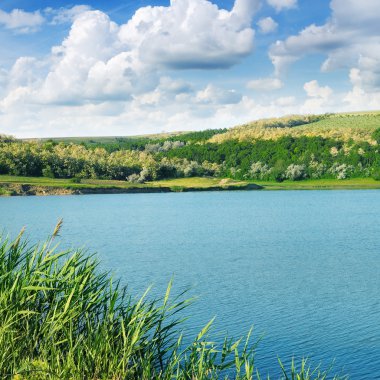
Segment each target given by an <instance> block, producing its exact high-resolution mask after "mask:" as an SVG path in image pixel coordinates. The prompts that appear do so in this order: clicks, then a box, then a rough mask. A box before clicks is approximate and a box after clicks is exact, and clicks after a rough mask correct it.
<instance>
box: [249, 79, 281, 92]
mask: <svg viewBox="0 0 380 380" xmlns="http://www.w3.org/2000/svg"><path fill="white" fill-rule="evenodd" d="M283 86H284V84H283V83H282V81H281V80H280V79H278V78H260V79H255V80H251V81H249V82H248V83H247V88H249V89H251V90H255V91H274V90H279V89H280V88H282V87H283Z"/></svg>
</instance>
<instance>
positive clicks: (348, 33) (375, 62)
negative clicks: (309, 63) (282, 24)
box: [269, 0, 380, 91]
mask: <svg viewBox="0 0 380 380" xmlns="http://www.w3.org/2000/svg"><path fill="white" fill-rule="evenodd" d="M378 6H379V2H378V0H366V1H365V4H364V3H363V2H362V1H360V0H332V1H331V4H330V7H331V9H332V15H331V17H330V18H329V20H328V21H327V22H326V23H325V24H323V25H314V24H313V25H310V26H308V27H306V28H305V29H304V30H302V31H301V32H300V33H299V34H298V35H295V36H290V37H289V38H287V39H286V40H284V41H277V42H276V43H275V44H274V45H273V46H272V47H271V49H270V54H269V55H270V58H271V59H272V62H273V64H274V66H275V68H276V72H277V73H278V74H281V73H282V72H283V71H284V69H286V67H287V66H288V65H289V64H290V63H292V62H294V61H296V60H298V59H300V58H302V57H303V56H304V55H306V54H314V53H319V54H322V55H325V56H327V58H326V60H325V61H324V63H323V65H322V67H321V69H322V71H332V70H336V69H339V68H346V69H351V68H357V69H358V70H359V71H360V75H361V78H362V88H363V89H364V90H366V91H374V90H378V89H380V70H379V69H378V67H379V66H380V34H379V24H380V13H379V12H378Z"/></svg>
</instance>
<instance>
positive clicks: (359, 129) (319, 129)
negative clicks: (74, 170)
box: [24, 111, 380, 145]
mask: <svg viewBox="0 0 380 380" xmlns="http://www.w3.org/2000/svg"><path fill="white" fill-rule="evenodd" d="M378 128H380V111H373V112H352V113H337V114H324V115H290V116H284V117H280V118H272V119H262V120H257V121H252V122H250V123H247V124H243V125H239V126H236V127H232V128H228V129H209V130H206V131H182V132H164V133H156V134H150V135H136V136H104V137H101V136H98V137H56V138H42V139H24V140H27V141H46V140H52V141H55V142H64V143H75V144H78V143H84V144H88V145H101V144H120V143H123V142H124V143H131V142H139V143H141V144H143V143H144V142H145V143H146V142H147V141H165V140H171V141H174V140H181V141H189V140H191V141H192V142H197V141H209V142H213V143H221V142H224V141H228V140H238V141H255V140H277V139H278V138H280V137H283V136H293V137H300V136H309V137H314V136H320V137H324V138H333V139H336V140H341V141H349V140H350V139H352V140H354V141H358V142H359V141H366V142H371V141H372V139H371V135H372V133H373V132H374V131H375V130H376V129H378Z"/></svg>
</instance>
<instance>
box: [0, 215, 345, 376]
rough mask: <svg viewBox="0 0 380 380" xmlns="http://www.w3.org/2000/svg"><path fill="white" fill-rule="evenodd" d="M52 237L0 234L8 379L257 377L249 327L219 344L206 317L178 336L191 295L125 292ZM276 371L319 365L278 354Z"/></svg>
mask: <svg viewBox="0 0 380 380" xmlns="http://www.w3.org/2000/svg"><path fill="white" fill-rule="evenodd" d="M60 226H61V222H60V223H58V225H57V227H56V228H55V230H54V232H53V234H52V236H51V237H50V238H49V239H48V240H47V241H46V242H44V243H41V244H39V245H35V246H31V245H29V244H28V243H27V242H26V241H25V240H24V239H23V237H22V232H21V233H20V235H19V236H18V237H17V238H16V239H15V240H14V241H9V240H8V239H6V238H0V278H1V281H0V332H1V334H0V377H1V378H2V379H13V380H21V379H23V380H45V379H47V380H58V379H60V380H64V379H67V380H69V379H70V380H82V379H87V380H122V379H123V380H132V379H133V380H137V379H142V380H154V379H162V380H172V379H178V380H203V379H204V380H206V379H210V380H213V379H215V380H216V379H222V378H224V379H235V380H244V379H246V380H248V379H257V380H259V379H260V375H259V373H258V371H257V368H256V363H255V347H256V344H255V343H252V342H251V338H250V335H251V334H250V333H248V335H247V336H246V337H245V338H243V339H238V340H233V339H230V338H225V340H224V342H223V343H221V344H217V343H214V342H213V340H212V339H211V338H210V328H211V326H212V320H211V321H210V322H209V323H208V324H207V325H206V326H205V327H204V328H203V329H202V330H201V331H200V332H199V334H197V336H195V337H194V339H193V341H192V342H191V343H190V344H188V345H185V344H184V343H183V340H182V334H181V321H183V318H184V315H183V313H184V311H185V310H186V309H187V307H188V306H189V304H190V303H191V300H189V299H186V298H185V297H184V295H183V294H182V295H180V296H179V297H177V298H174V299H173V297H172V296H171V285H172V284H171V283H169V286H168V289H167V291H166V294H165V295H163V297H162V298H161V299H159V300H149V299H148V292H147V293H145V294H144V296H143V297H142V298H141V299H137V300H135V299H134V298H133V297H132V296H131V295H130V294H128V291H127V288H126V287H124V286H121V285H120V283H119V282H118V281H115V280H114V279H112V277H111V276H110V275H109V274H108V273H104V272H102V271H101V269H100V267H99V264H98V261H97V260H96V258H94V257H93V256H87V255H86V254H85V253H83V251H64V252H60V251H58V249H57V246H56V245H55V242H54V239H55V237H56V236H57V235H58V233H59V229H60ZM280 368H281V370H282V371H283V379H299V380H301V379H303V380H325V379H335V380H337V379H338V377H333V376H331V377H329V375H328V373H327V372H323V371H320V370H319V369H318V368H317V369H314V370H312V369H310V368H308V366H307V365H306V361H302V362H301V363H300V366H299V368H298V369H297V368H296V366H295V364H294V363H292V364H291V366H290V368H288V369H285V366H284V365H283V364H282V363H281V362H280Z"/></svg>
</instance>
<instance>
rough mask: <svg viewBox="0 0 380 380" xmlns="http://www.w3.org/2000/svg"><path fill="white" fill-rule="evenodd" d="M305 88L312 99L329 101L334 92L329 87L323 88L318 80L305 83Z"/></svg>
mask: <svg viewBox="0 0 380 380" xmlns="http://www.w3.org/2000/svg"><path fill="white" fill-rule="evenodd" d="M303 88H304V90H305V91H306V94H307V96H309V97H311V98H322V99H327V98H329V97H330V95H331V94H332V92H333V91H332V89H331V88H330V87H329V86H325V87H321V86H320V85H319V83H318V82H317V81H316V80H312V81H310V82H307V83H305V84H304V86H303Z"/></svg>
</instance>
